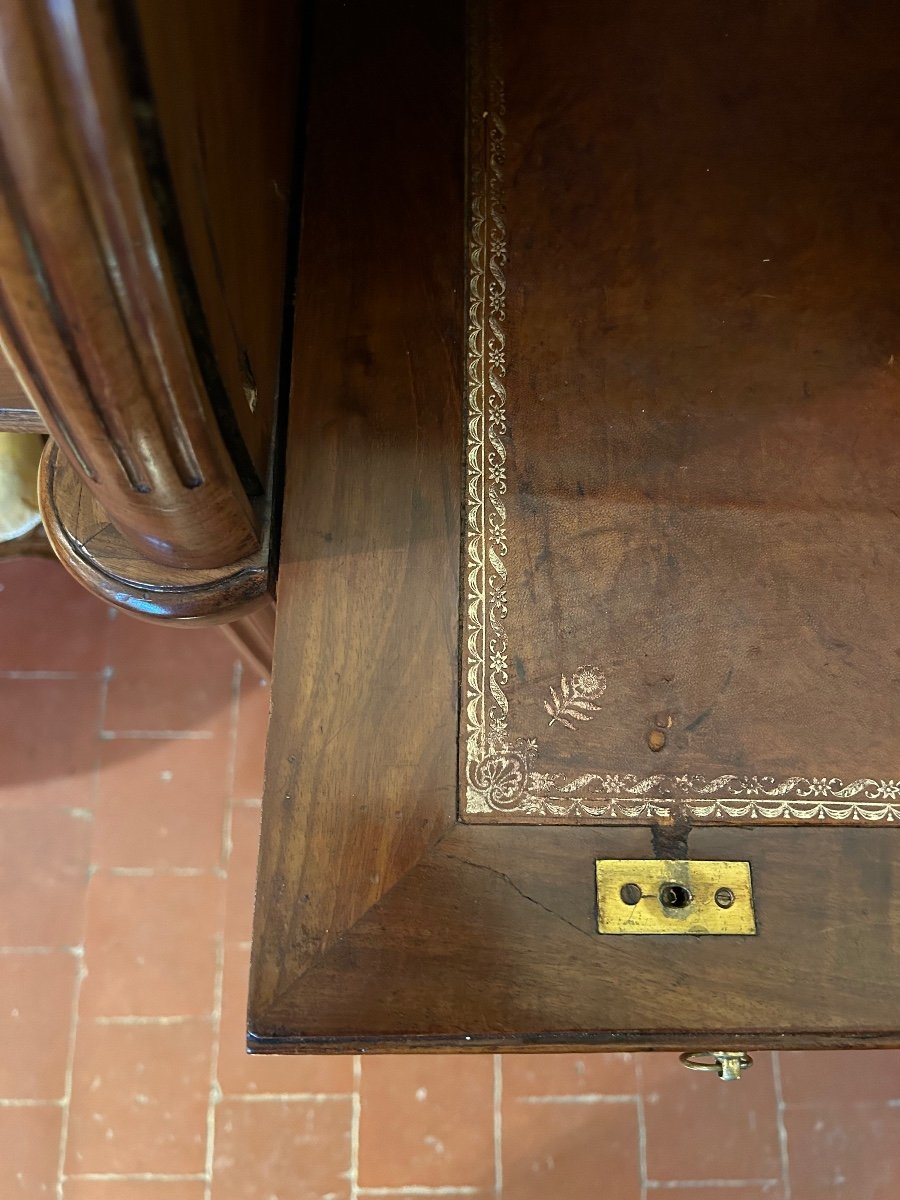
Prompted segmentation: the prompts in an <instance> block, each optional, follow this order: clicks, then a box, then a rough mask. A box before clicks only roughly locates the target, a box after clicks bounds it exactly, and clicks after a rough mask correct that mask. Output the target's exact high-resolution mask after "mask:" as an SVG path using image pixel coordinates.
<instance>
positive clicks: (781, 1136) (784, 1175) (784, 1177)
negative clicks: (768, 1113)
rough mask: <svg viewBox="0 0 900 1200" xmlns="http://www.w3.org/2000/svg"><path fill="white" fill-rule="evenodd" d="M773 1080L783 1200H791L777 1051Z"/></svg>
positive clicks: (773, 1060)
mask: <svg viewBox="0 0 900 1200" xmlns="http://www.w3.org/2000/svg"><path fill="white" fill-rule="evenodd" d="M772 1078H773V1080H774V1083H775V1102H776V1105H777V1111H778V1146H779V1150H780V1151H781V1187H782V1190H783V1192H784V1195H783V1200H791V1163H790V1159H789V1158H788V1136H787V1126H786V1125H785V1123H784V1109H785V1103H784V1087H783V1086H782V1082H781V1058H780V1056H779V1053H778V1051H777V1050H774V1051H773V1052H772Z"/></svg>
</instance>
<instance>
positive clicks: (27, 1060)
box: [0, 950, 80, 1100]
mask: <svg viewBox="0 0 900 1200" xmlns="http://www.w3.org/2000/svg"><path fill="white" fill-rule="evenodd" d="M79 966H80V960H79V959H78V958H76V957H75V956H74V955H73V954H69V953H68V952H67V951H65V950H58V951H56V952H54V953H52V954H21V955H19V954H7V955H4V956H3V958H2V960H0V1097H2V1098H4V1099H17V1100H61V1099H62V1098H63V1095H64V1093H65V1082H66V1063H67V1060H68V1054H69V1036H70V1032H71V1029H70V1027H71V1024H72V1003H73V1000H74V995H75V982H76V978H77V972H78V968H79Z"/></svg>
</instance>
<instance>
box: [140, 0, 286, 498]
mask: <svg viewBox="0 0 900 1200" xmlns="http://www.w3.org/2000/svg"><path fill="white" fill-rule="evenodd" d="M305 8H306V5H305V4H304V3H300V2H298V0H181V2H180V3H179V4H178V6H177V11H173V8H172V6H170V5H167V4H160V3H159V2H158V0H138V2H137V3H136V5H135V9H134V11H135V18H136V21H135V26H136V30H135V32H136V34H137V36H138V40H139V41H140V50H141V54H142V56H143V59H144V63H145V69H146V83H147V86H148V89H149V92H150V95H151V98H152V112H153V114H154V117H155V120H156V122H157V123H158V126H159V134H160V139H161V144H162V148H163V149H164V152H165V159H166V164H167V167H168V172H169V175H170V178H171V184H172V197H173V200H174V202H175V204H176V206H177V214H178V219H179V222H180V226H181V229H182V231H183V237H184V243H185V249H186V251H187V255H188V258H189V261H190V268H191V274H192V276H193V279H194V280H195V281H196V288H197V294H198V298H199V302H200V305H201V307H202V313H203V316H204V318H205V324H206V338H207V339H208V343H209V345H208V352H209V353H210V354H211V357H212V359H213V362H214V365H215V368H216V370H217V372H218V374H219V376H220V378H221V381H222V385H223V390H224V394H225V398H226V400H227V404H228V409H229V411H230V413H231V414H233V419H234V420H235V421H236V425H237V430H238V431H239V434H240V438H241V440H242V441H243V443H244V444H245V445H246V447H247V450H248V452H249V456H250V459H251V461H252V464H253V467H254V468H255V471H256V475H257V477H258V479H259V481H260V485H261V486H262V485H264V484H265V481H266V479H267V476H268V472H269V454H270V450H271V442H272V434H273V427H274V423H275V415H276V407H277V401H278V390H279V387H280V383H281V381H280V378H279V360H280V352H281V337H282V319H283V310H284V306H285V286H286V284H287V283H288V282H289V280H290V278H291V277H292V275H293V266H294V264H293V263H292V264H291V269H290V270H288V253H289V252H290V251H289V246H290V239H291V230H290V227H289V226H290V221H291V220H292V219H293V216H292V212H291V205H292V191H293V189H294V186H295V184H296V179H295V174H296V172H295V164H296V163H297V161H298V152H297V144H296V136H295V134H296V132H297V131H296V122H297V108H298V95H299V89H298V79H299V75H300V70H301V64H302V62H303V54H302V47H301V38H300V26H301V20H302V19H303V14H304V9H305ZM132 53H134V48H132ZM134 74H135V73H134V71H132V78H134ZM138 100H140V97H138ZM146 107H148V106H146V105H145V106H143V108H142V109H141V111H142V112H143V111H144V109H145V108H146ZM195 340H196V339H195Z"/></svg>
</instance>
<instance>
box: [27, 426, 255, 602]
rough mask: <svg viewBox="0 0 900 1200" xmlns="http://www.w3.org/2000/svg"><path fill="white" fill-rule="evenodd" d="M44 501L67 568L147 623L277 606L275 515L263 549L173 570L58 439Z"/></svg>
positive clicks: (47, 524)
mask: <svg viewBox="0 0 900 1200" xmlns="http://www.w3.org/2000/svg"><path fill="white" fill-rule="evenodd" d="M38 502H39V504H40V509H41V516H42V518H43V523H44V529H45V530H46V535H47V537H48V538H49V541H50V545H51V546H52V547H53V551H54V553H55V554H56V556H57V558H58V559H59V560H60V562H61V563H62V564H63V566H64V567H65V568H66V570H67V571H68V572H69V573H70V574H71V575H72V576H73V577H74V578H75V579H77V580H78V582H79V583H80V584H82V586H83V587H85V588H87V590H88V591H89V592H92V593H93V594H94V595H95V596H97V597H98V598H99V599H100V600H102V601H103V602H104V603H106V604H112V605H113V606H115V607H116V608H121V609H123V610H124V611H125V612H128V613H130V614H131V615H132V616H135V617H139V618H141V619H142V620H145V621H154V622H156V621H159V622H163V623H170V622H172V621H180V622H191V623H194V624H211V625H217V624H221V623H223V622H227V621H233V620H236V619H238V618H241V617H243V616H246V615H247V614H249V613H252V612H253V611H254V610H255V609H257V608H259V607H261V606H264V605H267V604H270V603H271V590H272V564H271V562H270V553H269V534H268V530H269V528H270V518H269V514H268V511H267V510H264V514H263V518H262V519H261V521H260V525H261V527H262V529H263V531H264V532H263V542H262V545H261V546H260V548H259V550H257V551H255V552H254V553H253V554H250V555H247V556H246V557H245V558H243V559H239V560H238V561H237V562H235V563H231V564H229V565H228V566H225V567H172V566H166V565H164V564H162V563H157V562H154V561H153V560H152V559H149V558H146V557H145V556H144V555H143V554H140V553H138V552H137V551H136V550H135V549H134V547H133V546H132V545H131V544H130V542H128V541H126V539H125V538H124V537H123V536H122V534H121V533H120V532H119V531H118V529H117V528H116V526H115V525H114V524H113V523H112V521H111V520H110V517H109V514H108V513H107V512H106V511H105V510H104V508H103V506H102V504H101V503H100V501H99V500H98V499H97V497H96V496H95V495H94V494H93V493H92V492H91V491H89V490H88V489H87V488H86V487H85V485H84V483H83V481H82V479H81V477H80V476H79V475H78V473H77V472H76V471H75V470H74V469H73V467H72V466H71V464H70V463H69V462H68V460H67V459H66V458H65V456H64V455H63V454H62V453H61V452H60V449H59V447H58V446H57V445H56V443H55V442H53V441H52V440H51V441H49V442H48V443H47V445H46V447H45V449H44V454H43V457H42V459H41V468H40V473H39V476H38Z"/></svg>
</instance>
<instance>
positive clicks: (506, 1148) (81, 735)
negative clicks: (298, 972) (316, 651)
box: [0, 561, 900, 1200]
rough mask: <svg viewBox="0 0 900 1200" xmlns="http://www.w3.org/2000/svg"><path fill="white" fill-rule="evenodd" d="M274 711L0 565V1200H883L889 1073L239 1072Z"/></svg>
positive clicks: (499, 1063)
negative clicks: (736, 1076)
mask: <svg viewBox="0 0 900 1200" xmlns="http://www.w3.org/2000/svg"><path fill="white" fill-rule="evenodd" d="M267 705H268V696H267V691H266V689H265V687H263V686H262V685H261V684H260V682H259V680H257V679H253V678H250V677H249V676H248V674H247V673H246V672H245V671H243V670H242V668H241V666H240V664H239V663H237V662H236V661H235V659H234V655H233V653H232V651H231V650H230V648H229V646H228V644H227V643H226V641H225V639H224V638H222V637H221V636H220V635H219V634H218V633H216V632H215V631H214V630H203V629H198V630H187V631H181V630H158V629H155V628H153V627H151V626H147V625H141V624H138V623H136V622H133V621H130V620H129V619H127V618H125V617H116V618H113V617H112V614H110V613H108V612H107V611H106V610H105V609H104V608H103V607H102V606H101V605H100V604H98V603H95V602H92V601H90V600H89V598H87V597H85V596H84V595H83V594H82V593H81V592H80V591H79V589H78V588H77V587H76V586H75V585H74V584H73V583H71V582H70V581H69V580H68V578H67V577H66V576H65V575H64V574H63V572H62V570H61V568H58V567H57V566H56V565H55V564H53V563H46V562H33V561H31V562H15V563H6V564H4V565H2V566H0V729H2V731H3V732H2V743H0V746H2V756H0V766H2V774H0V1198H2V1200H15V1198H16V1197H29V1198H37V1197H44V1196H46V1197H52V1198H54V1200H356V1198H357V1197H359V1198H361V1197H365V1196H381V1197H397V1198H399V1197H401V1196H429V1195H431V1196H454V1195H455V1196H475V1197H485V1198H487V1197H491V1198H499V1197H501V1196H502V1197H503V1198H504V1200H557V1198H559V1200H588V1198H589V1197H590V1198H591V1200H593V1198H595V1197H601V1196H602V1197H609V1198H610V1200H648V1198H652V1197H655V1196H659V1197H662V1196H664V1195H671V1196H673V1197H678V1200H763V1198H764V1197H765V1198H767V1200H838V1198H840V1200H897V1198H898V1197H900V1052H897V1053H893V1052H890V1053H868V1054H819V1055H804V1054H794V1055H790V1054H784V1055H781V1056H775V1055H772V1056H767V1055H760V1056H759V1059H758V1062H757V1065H756V1066H755V1067H754V1069H753V1070H752V1071H751V1072H750V1073H749V1075H747V1077H746V1081H745V1082H742V1083H741V1084H740V1085H738V1086H736V1087H731V1088H728V1087H723V1086H722V1085H721V1084H719V1083H717V1082H715V1081H713V1080H711V1079H709V1078H707V1077H705V1076H701V1077H698V1076H693V1075H689V1074H688V1073H687V1072H686V1071H685V1070H684V1069H683V1068H682V1067H680V1066H679V1065H678V1063H677V1061H676V1060H675V1058H674V1056H671V1055H644V1056H635V1057H632V1056H629V1055H612V1056H603V1055H595V1056H584V1057H582V1056H578V1055H562V1056H552V1055H551V1056H539V1057H533V1056H511V1057H506V1058H504V1059H502V1060H501V1059H500V1058H496V1059H491V1058H490V1057H465V1058H463V1057H452V1056H446V1057H445V1056H438V1057H432V1056H425V1057H421V1058H372V1059H367V1060H366V1061H365V1062H364V1063H363V1062H361V1061H359V1060H354V1059H351V1058H284V1059H278V1058H262V1059H256V1058H248V1057H247V1056H246V1055H245V1054H244V1053H243V1017H244V1012H243V1010H244V998H245V991H246V978H247V964H248V939H249V936H250V916H251V905H252V896H253V883H254V871H255V855H256V840H257V835H258V822H259V796H260V788H261V780H262V756H263V742H264V737H265V724H266V717H267ZM886 952H887V948H886Z"/></svg>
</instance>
